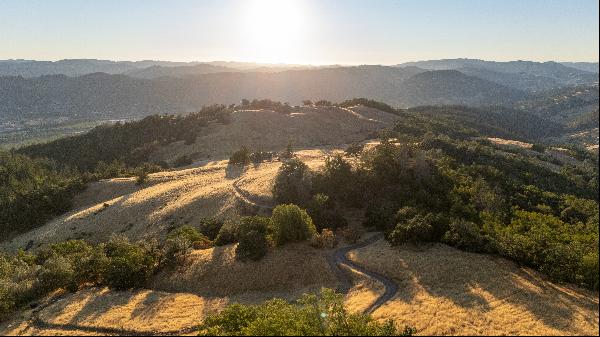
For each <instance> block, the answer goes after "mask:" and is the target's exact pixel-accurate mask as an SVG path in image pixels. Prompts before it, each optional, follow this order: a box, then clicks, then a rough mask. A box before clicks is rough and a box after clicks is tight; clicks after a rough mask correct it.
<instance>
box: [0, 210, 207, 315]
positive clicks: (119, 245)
mask: <svg viewBox="0 0 600 337" xmlns="http://www.w3.org/2000/svg"><path fill="white" fill-rule="evenodd" d="M211 224H212V225H211ZM215 225H217V226H218V223H217V222H216V220H214V219H205V220H203V221H202V223H201V226H200V227H201V228H203V229H209V228H211V227H213V226H215ZM209 231H210V230H209ZM213 231H214V229H213ZM211 246H212V241H211V240H210V239H209V238H208V237H207V236H205V235H204V234H202V233H200V232H199V231H198V230H196V229H195V228H193V227H191V226H183V227H179V228H175V229H174V230H173V231H172V232H171V233H169V235H168V237H167V239H166V240H165V241H164V242H163V243H162V244H159V243H158V241H156V240H144V241H139V242H135V243H134V242H130V241H129V240H128V239H127V238H126V237H124V236H118V235H114V236H113V237H111V239H110V240H109V241H108V242H106V243H101V244H98V245H91V244H89V243H87V242H85V241H83V240H70V241H64V242H59V243H55V244H52V245H50V246H48V247H46V248H43V249H41V250H40V251H39V252H37V254H32V253H28V252H24V251H22V250H21V251H19V252H18V253H16V254H14V255H8V254H4V253H1V252H0V319H2V318H3V317H5V316H6V315H7V314H10V313H11V312H13V311H14V310H15V309H16V308H18V307H20V306H23V305H25V304H27V303H28V302H31V301H33V300H36V299H38V298H41V297H43V296H45V295H47V294H49V293H50V292H52V291H54V290H56V289H65V290H67V291H72V292H75V291H77V290H78V289H80V288H81V287H84V286H108V287H109V288H111V289H117V290H125V289H131V288H140V287H144V286H145V285H146V284H147V282H148V281H149V279H150V278H151V277H152V276H153V275H154V274H156V273H157V272H158V271H159V270H160V269H162V268H168V267H175V266H178V265H181V264H182V263H183V262H184V261H185V258H186V257H187V256H188V254H189V253H190V252H191V250H192V249H205V248H209V247H211Z"/></svg>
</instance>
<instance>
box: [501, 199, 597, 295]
mask: <svg viewBox="0 0 600 337" xmlns="http://www.w3.org/2000/svg"><path fill="white" fill-rule="evenodd" d="M577 231H578V229H577V226H573V225H571V224H568V223H565V222H563V221H562V220H560V219H559V218H557V217H555V216H553V215H549V214H540V213H536V212H527V211H521V210H518V211H515V213H514V215H513V219H512V221H511V223H510V224H509V225H508V226H505V227H500V228H496V238H497V242H498V248H499V251H500V253H501V254H502V255H505V256H508V257H510V258H513V259H515V260H516V261H519V262H521V263H523V264H526V265H529V266H532V267H535V268H538V269H539V270H541V271H542V272H544V273H546V274H548V276H550V277H551V278H552V279H553V280H555V281H566V282H574V283H578V284H582V285H584V286H586V287H589V288H594V287H597V285H598V267H597V266H595V265H593V263H594V262H597V259H598V257H597V256H598V229H597V227H596V228H595V229H591V230H589V231H587V232H586V233H577Z"/></svg>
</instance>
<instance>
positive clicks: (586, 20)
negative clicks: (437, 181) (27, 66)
mask: <svg viewBox="0 0 600 337" xmlns="http://www.w3.org/2000/svg"><path fill="white" fill-rule="evenodd" d="M598 11H599V10H598V0H564V1H557V0H453V1H451V0H418V1H417V0H413V1H408V0H369V1H367V0H364V1H358V0H168V1H167V0H164V1H159V0H102V1H86V0H52V1H47V0H0V59H35V60H59V59H65V58H97V59H110V60H146V59H152V60H169V61H214V60H223V61H254V62H269V63H297V64H315V65H318V64H398V63H402V62H407V61H417V60H426V59H442V58H459V57H464V58H480V59H486V60H496V61H506V60H519V59H520V60H532V61H550V60H553V61H594V62H597V61H598V49H599V45H598V40H599V37H598V16H599V15H598Z"/></svg>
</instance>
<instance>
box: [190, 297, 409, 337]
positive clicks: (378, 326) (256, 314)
mask: <svg viewBox="0 0 600 337" xmlns="http://www.w3.org/2000/svg"><path fill="white" fill-rule="evenodd" d="M343 299H344V297H343V295H340V294H336V293H335V292H334V291H333V290H329V289H323V290H322V291H321V294H320V295H319V296H316V295H306V294H305V295H304V296H303V297H302V298H300V299H299V300H298V301H297V304H291V303H288V302H287V301H285V300H282V299H272V300H270V301H267V302H265V303H264V304H261V305H241V304H234V305H230V306H228V307H227V308H225V309H224V310H223V311H221V312H220V313H219V314H214V315H209V316H208V317H207V318H206V319H205V320H204V322H203V323H202V325H201V326H200V335H201V336H215V335H221V336H232V335H235V336H397V335H412V334H413V333H415V332H416V331H415V329H414V328H410V327H405V329H404V330H403V331H400V330H398V329H397V328H396V326H395V324H394V321H392V320H389V321H386V322H384V323H379V322H377V321H375V320H373V319H372V318H371V317H370V316H369V315H365V314H352V313H349V312H347V311H346V309H345V308H344V300H343Z"/></svg>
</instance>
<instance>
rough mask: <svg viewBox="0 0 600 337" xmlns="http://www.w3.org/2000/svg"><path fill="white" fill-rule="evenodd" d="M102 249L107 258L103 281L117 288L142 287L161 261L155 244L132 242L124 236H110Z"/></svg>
mask: <svg viewBox="0 0 600 337" xmlns="http://www.w3.org/2000/svg"><path fill="white" fill-rule="evenodd" d="M104 251H105V253H106V256H107V258H108V264H107V266H106V273H105V275H104V281H105V282H106V284H107V285H108V286H109V287H111V288H114V289H119V290H124V289H131V288H137V287H142V286H143V285H145V284H146V282H147V281H148V279H149V278H150V276H151V275H152V274H153V273H154V272H155V271H156V269H157V268H158V266H159V264H160V262H161V256H160V253H159V252H158V250H157V249H156V247H155V245H153V244H152V243H149V244H143V243H140V244H132V243H130V242H129V240H128V239H127V238H125V237H113V238H111V240H110V241H109V242H108V243H107V244H106V246H105V248H104Z"/></svg>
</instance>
